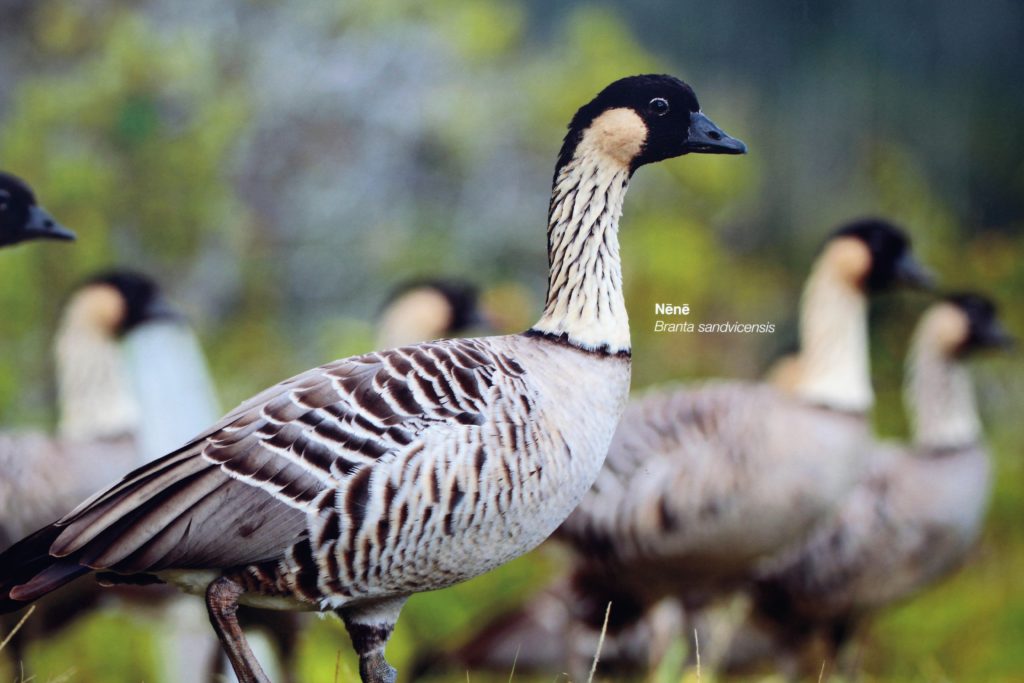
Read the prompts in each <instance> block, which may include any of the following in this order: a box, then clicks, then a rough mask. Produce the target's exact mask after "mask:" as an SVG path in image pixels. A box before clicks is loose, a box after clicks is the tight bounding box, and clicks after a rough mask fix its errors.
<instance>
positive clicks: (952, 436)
mask: <svg viewBox="0 0 1024 683" xmlns="http://www.w3.org/2000/svg"><path fill="white" fill-rule="evenodd" d="M906 377H907V379H906V384H905V387H904V402H905V404H906V407H907V413H908V414H909V415H910V419H911V423H912V428H913V440H914V445H915V446H916V447H917V448H918V449H920V450H925V451H927V450H948V449H956V448H966V447H969V446H973V445H975V444H977V443H978V441H979V440H980V439H981V421H980V419H979V418H978V408H977V405H976V404H975V400H974V386H973V383H972V382H971V377H970V373H969V372H968V370H967V367H966V366H965V365H964V363H962V362H961V361H959V360H958V359H957V358H955V357H953V356H951V355H950V354H949V352H948V351H946V350H944V349H942V348H941V347H940V346H939V345H938V344H935V343H934V341H933V340H932V339H930V338H929V336H928V334H927V333H926V332H924V331H922V330H919V331H918V333H917V334H916V335H915V338H914V341H913V343H912V345H911V350H910V355H909V357H908V360H907V372H906Z"/></svg>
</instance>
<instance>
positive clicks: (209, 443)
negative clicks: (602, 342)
mask: <svg viewBox="0 0 1024 683" xmlns="http://www.w3.org/2000/svg"><path fill="white" fill-rule="evenodd" d="M463 347H465V348H463ZM513 371H514V372H513ZM495 372H501V373H506V374H514V375H518V374H521V372H522V370H521V368H519V367H518V365H515V364H513V363H511V362H510V361H509V360H508V359H503V358H502V357H501V356H500V355H499V354H496V353H494V351H493V350H492V349H490V348H488V347H487V345H486V343H483V342H479V341H476V340H449V341H443V342H435V343H430V344H424V345H419V346H415V347H407V348H403V349H396V350H394V351H389V352H383V353H378V354H368V355H367V356H361V357H357V358H351V359H346V360H342V361H336V362H334V363H330V364H328V365H324V366H322V367H320V368H315V369H313V370H310V371H308V372H306V373H303V374H301V375H298V376H296V377H293V378H292V379H290V380H287V381H285V382H282V383H280V384H278V385H277V386H275V387H271V388H270V389H267V390H266V391H264V392H262V393H261V394H259V395H257V396H255V397H253V398H252V399H250V400H248V401H246V402H245V403H243V404H241V405H240V406H239V407H238V408H236V409H235V410H233V411H231V412H230V413H229V414H228V415H227V416H225V418H224V419H222V420H221V421H220V422H219V423H218V424H216V425H214V426H213V427H211V428H210V429H209V430H207V431H206V432H204V433H203V434H201V435H200V436H198V437H197V438H196V439H195V440H193V441H192V442H191V443H190V444H188V445H186V446H184V447H183V448H182V449H180V450H178V451H176V452H174V453H171V454H169V455H167V456H165V457H164V458H161V459H159V460H156V461H154V462H153V463H151V464H149V465H147V466H145V467H142V468H140V469H138V470H136V471H134V472H132V473H131V474H129V475H128V476H126V477H125V478H124V479H123V480H121V481H120V482H118V483H117V484H115V485H114V486H112V487H111V488H109V489H107V490H106V491H104V492H102V493H99V494H97V495H96V496H93V497H92V498H91V499H89V500H88V501H86V502H85V503H83V504H82V505H80V506H79V507H78V508H76V509H75V510H74V511H73V512H72V513H70V514H69V515H67V516H65V517H64V518H63V519H61V520H60V521H59V522H57V524H56V525H55V527H54V531H53V532H51V533H52V534H53V535H54V539H53V542H52V544H51V545H50V548H49V554H50V556H51V558H66V560H58V561H56V562H54V561H52V560H51V563H50V565H49V567H48V568H43V566H42V565H39V570H38V571H37V572H36V577H37V579H38V580H36V579H33V580H32V581H29V582H28V583H27V584H26V585H30V586H31V588H25V589H24V590H23V591H21V593H19V594H32V595H37V594H41V592H45V590H46V589H47V588H48V587H50V586H56V585H59V584H60V583H61V582H63V581H66V580H69V579H68V576H70V574H72V573H75V572H78V569H75V567H76V566H77V567H79V568H80V567H81V565H85V566H87V567H91V568H94V569H109V570H113V571H118V572H122V573H136V572H152V571H160V570H162V569H169V568H202V567H228V566H239V565H246V564H251V563H261V562H266V561H270V560H273V559H276V558H280V557H282V556H283V554H284V553H285V552H287V551H288V549H289V548H290V547H292V546H294V545H295V544H296V543H297V542H299V541H301V540H302V539H303V538H306V536H307V534H308V529H310V528H315V526H316V525H315V524H314V523H313V520H314V519H315V518H316V517H317V516H318V515H321V514H323V512H322V510H321V508H322V507H323V506H322V504H321V503H322V501H324V500H325V499H324V496H325V495H329V496H333V495H334V494H333V493H331V492H332V491H338V490H341V488H345V489H347V488H349V487H350V486H353V485H354V484H353V483H352V482H356V483H358V482H359V481H368V480H369V478H370V476H371V474H372V470H373V466H374V465H375V464H376V463H377V462H378V461H381V460H382V459H383V460H386V459H388V458H391V457H393V456H394V454H395V453H397V452H398V451H401V450H403V449H404V450H408V449H410V448H412V449H416V448H422V444H421V443H417V441H418V440H419V439H422V438H423V435H424V432H425V431H427V430H429V429H432V428H436V427H439V426H445V425H449V426H450V425H457V424H468V423H472V424H479V423H481V422H482V421H483V419H484V418H483V416H482V415H480V414H479V413H478V411H480V410H482V409H484V408H485V406H486V400H485V398H484V396H485V394H486V393H487V392H486V390H487V389H489V388H490V387H491V386H492V385H493V374H494V373H495ZM353 478H354V479H353ZM356 489H358V486H356ZM349 498H352V497H351V496H349ZM346 500H347V499H346ZM350 507H351V506H350ZM336 516H337V515H336ZM355 517H358V515H355ZM345 523H351V520H347V521H346V522H345ZM34 566H35V565H34ZM76 575H77V574H76ZM40 591H41V592H40Z"/></svg>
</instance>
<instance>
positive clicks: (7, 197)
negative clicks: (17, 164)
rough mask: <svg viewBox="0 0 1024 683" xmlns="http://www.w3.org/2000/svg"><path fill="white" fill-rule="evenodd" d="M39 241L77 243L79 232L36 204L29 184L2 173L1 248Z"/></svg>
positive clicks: (0, 178)
mask: <svg viewBox="0 0 1024 683" xmlns="http://www.w3.org/2000/svg"><path fill="white" fill-rule="evenodd" d="M39 239H50V240H73V239H75V233H73V232H71V231H70V230H68V229H67V228H65V227H63V226H62V225H60V224H59V223H58V222H57V221H55V220H53V218H52V217H51V216H50V214H48V213H47V212H46V211H45V210H43V207H41V206H39V204H37V203H36V196H35V194H34V193H33V192H32V188H30V187H29V186H28V183H26V182H25V181H24V180H21V179H20V178H18V177H16V176H13V175H11V174H10V173H4V172H3V171H0V248H2V247H7V246H10V245H12V244H17V243H19V242H25V241H28V240H39Z"/></svg>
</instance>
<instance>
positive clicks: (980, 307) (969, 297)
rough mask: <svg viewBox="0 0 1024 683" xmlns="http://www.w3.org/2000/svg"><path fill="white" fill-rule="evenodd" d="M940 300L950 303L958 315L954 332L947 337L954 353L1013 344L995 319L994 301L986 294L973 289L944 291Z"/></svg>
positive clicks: (959, 354)
mask: <svg viewBox="0 0 1024 683" xmlns="http://www.w3.org/2000/svg"><path fill="white" fill-rule="evenodd" d="M943 301H944V302H945V303H946V304H950V305H952V306H954V307H955V308H956V309H957V310H958V311H959V313H960V316H961V324H960V327H959V329H958V334H957V335H956V336H954V337H953V338H952V339H951V346H952V348H953V353H954V354H955V355H957V356H964V355H967V354H969V353H972V352H974V351H980V350H982V349H999V348H1002V349H1006V348H1010V347H1012V346H1014V343H1015V342H1014V339H1013V337H1011V336H1010V334H1009V333H1008V332H1007V331H1006V329H1005V328H1003V326H1002V324H1001V323H1000V322H999V318H998V315H997V310H996V305H995V303H993V301H992V300H991V299H989V298H988V297H986V296H982V295H981V294H975V293H973V292H956V293H953V294H947V295H946V296H945V297H943Z"/></svg>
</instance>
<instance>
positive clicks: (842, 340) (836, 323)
mask: <svg viewBox="0 0 1024 683" xmlns="http://www.w3.org/2000/svg"><path fill="white" fill-rule="evenodd" d="M869 364H870V360H869V356H868V329H867V297H866V296H865V293H864V291H863V290H862V289H861V288H860V287H859V286H857V285H855V284H853V283H851V282H850V281H849V280H848V279H847V278H845V277H844V276H843V275H842V274H841V273H837V272H836V271H835V270H834V269H833V268H832V267H831V263H830V262H829V261H828V260H825V259H819V260H818V262H817V263H815V265H814V268H813V269H812V271H811V275H810V277H809V278H808V280H807V285H806V286H805V287H804V292H803V298H802V301H801V305H800V372H799V376H798V377H796V379H795V380H794V382H793V393H794V394H796V395H797V396H799V397H800V398H802V399H804V400H806V401H810V402H812V403H817V404H821V405H824V406H827V407H829V408H834V409H837V410H847V411H853V412H867V411H868V410H870V409H871V406H872V404H873V403H874V392H873V391H872V389H871V374H870V368H869Z"/></svg>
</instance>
